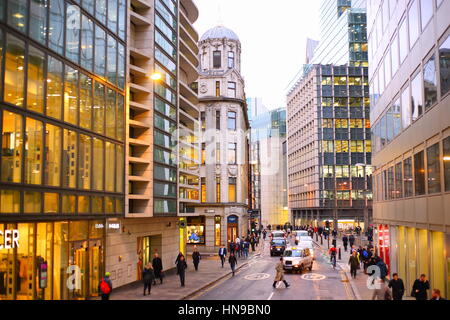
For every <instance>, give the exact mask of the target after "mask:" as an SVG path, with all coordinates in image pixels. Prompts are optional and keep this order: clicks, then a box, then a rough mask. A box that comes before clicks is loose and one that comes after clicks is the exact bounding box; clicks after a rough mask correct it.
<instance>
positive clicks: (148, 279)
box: [142, 263, 155, 296]
mask: <svg viewBox="0 0 450 320" xmlns="http://www.w3.org/2000/svg"><path fill="white" fill-rule="evenodd" d="M154 280H155V273H154V271H153V266H152V264H151V263H147V265H146V266H145V268H144V270H143V271H142V281H143V282H144V296H145V292H146V291H147V290H148V295H150V294H151V291H152V282H153V281H154Z"/></svg>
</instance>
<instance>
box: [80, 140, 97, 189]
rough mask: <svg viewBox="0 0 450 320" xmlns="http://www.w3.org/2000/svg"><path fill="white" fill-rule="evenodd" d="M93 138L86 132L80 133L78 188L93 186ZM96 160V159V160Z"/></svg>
mask: <svg viewBox="0 0 450 320" xmlns="http://www.w3.org/2000/svg"><path fill="white" fill-rule="evenodd" d="M91 140H92V138H91V137H89V136H86V135H84V134H80V147H79V160H78V161H79V165H78V188H80V189H90V188H91V183H90V182H91V155H92V144H91ZM94 161H95V160H94Z"/></svg>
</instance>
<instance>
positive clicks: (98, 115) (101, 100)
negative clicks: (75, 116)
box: [94, 82, 105, 134]
mask: <svg viewBox="0 0 450 320" xmlns="http://www.w3.org/2000/svg"><path fill="white" fill-rule="evenodd" d="M94 86H95V88H94V90H95V105H94V131H95V132H97V133H100V134H103V133H104V132H105V86H104V85H102V84H100V83H99V82H95V85H94Z"/></svg>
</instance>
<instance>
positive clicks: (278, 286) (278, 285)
mask: <svg viewBox="0 0 450 320" xmlns="http://www.w3.org/2000/svg"><path fill="white" fill-rule="evenodd" d="M280 286H281V282H278V284H277V287H276V288H277V289H280ZM274 293H275V292H274V291H272V293H271V294H270V296H269V298H268V299H267V300H272V297H273V294H274Z"/></svg>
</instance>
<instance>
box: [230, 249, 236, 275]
mask: <svg viewBox="0 0 450 320" xmlns="http://www.w3.org/2000/svg"><path fill="white" fill-rule="evenodd" d="M228 263H229V264H230V267H231V272H233V277H234V270H235V268H236V266H237V259H236V257H235V256H234V252H231V254H230V257H229V258H228Z"/></svg>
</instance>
